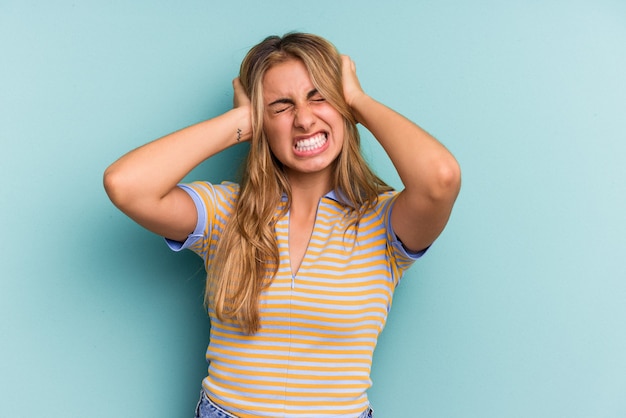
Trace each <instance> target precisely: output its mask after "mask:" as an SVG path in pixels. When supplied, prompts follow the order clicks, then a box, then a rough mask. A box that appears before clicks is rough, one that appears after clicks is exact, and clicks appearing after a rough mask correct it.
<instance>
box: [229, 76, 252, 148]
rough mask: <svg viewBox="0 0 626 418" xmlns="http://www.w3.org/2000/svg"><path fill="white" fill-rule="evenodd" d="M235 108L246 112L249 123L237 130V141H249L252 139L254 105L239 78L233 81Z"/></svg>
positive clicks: (244, 123) (243, 123)
mask: <svg viewBox="0 0 626 418" xmlns="http://www.w3.org/2000/svg"><path fill="white" fill-rule="evenodd" d="M233 108H235V109H239V108H241V109H245V110H246V113H245V114H246V115H247V121H242V123H241V127H238V128H237V141H248V140H249V139H250V138H251V137H252V103H251V102H250V98H249V97H248V95H247V94H246V91H245V90H244V88H243V85H242V84H241V80H239V77H237V78H235V79H234V80H233Z"/></svg>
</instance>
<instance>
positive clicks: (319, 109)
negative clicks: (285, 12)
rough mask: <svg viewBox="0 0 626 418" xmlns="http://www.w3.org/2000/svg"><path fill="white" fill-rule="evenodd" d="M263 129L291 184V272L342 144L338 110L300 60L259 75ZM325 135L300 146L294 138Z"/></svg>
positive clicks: (300, 255)
mask: <svg viewBox="0 0 626 418" xmlns="http://www.w3.org/2000/svg"><path fill="white" fill-rule="evenodd" d="M263 102H264V105H265V113H264V115H263V119H264V129H265V132H266V134H267V137H268V141H269V146H270V149H271V150H272V153H273V154H274V155H275V156H276V158H278V160H279V161H280V162H281V163H283V165H284V166H285V167H286V173H287V176H288V178H289V182H290V184H291V188H292V205H291V207H290V209H289V254H290V261H291V269H292V274H294V275H295V274H296V273H297V271H298V269H299V268H300V264H301V262H302V259H303V258H304V254H305V252H306V248H307V246H308V243H309V239H310V236H311V234H312V231H313V226H314V223H315V215H316V212H317V205H318V202H319V199H320V198H321V197H322V196H323V195H324V194H326V193H327V192H328V191H330V188H331V174H332V171H331V170H332V163H333V161H334V160H335V159H336V158H337V156H338V155H339V153H340V151H341V148H342V146H343V139H344V125H343V117H342V116H341V114H340V113H339V112H338V111H337V110H336V109H335V108H334V107H333V106H331V105H330V104H329V103H328V102H327V101H326V100H325V99H324V98H323V97H322V96H321V95H320V94H319V92H317V90H316V89H315V87H314V85H313V83H312V81H311V78H310V77H309V74H308V71H307V69H306V67H305V66H304V64H303V63H302V62H301V61H299V60H295V59H294V60H289V61H286V62H284V63H281V64H278V65H275V66H274V67H272V68H270V69H269V70H268V71H267V72H266V74H265V76H264V78H263ZM310 138H318V139H319V138H325V142H323V145H321V146H320V147H316V148H314V149H312V150H308V149H307V150H299V149H298V148H297V147H296V144H297V143H298V141H303V140H307V139H310Z"/></svg>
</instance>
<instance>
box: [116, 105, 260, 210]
mask: <svg viewBox="0 0 626 418" xmlns="http://www.w3.org/2000/svg"><path fill="white" fill-rule="evenodd" d="M246 112H247V109H246V108H235V109H232V110H230V111H228V112H226V113H224V114H222V115H220V116H218V117H216V118H213V119H210V120H207V121H204V122H200V123H198V124H196V125H193V126H190V127H188V128H185V129H182V130H180V131H177V132H174V133H172V134H169V135H167V136H165V137H163V138H160V139H157V140H155V141H153V142H150V143H148V144H146V145H144V146H142V147H139V148H137V149H135V150H133V151H131V152H129V153H127V154H126V155H124V156H123V157H121V158H120V159H119V160H117V161H116V162H115V163H113V164H112V165H111V166H110V167H108V168H107V170H106V172H105V175H104V183H105V188H106V190H107V193H108V194H109V196H110V197H111V200H112V201H113V202H114V203H115V204H116V205H118V206H123V205H125V204H128V201H129V200H131V199H132V200H140V199H153V200H158V199H161V198H163V197H164V196H165V195H166V194H167V193H169V191H171V190H172V189H173V188H174V187H175V186H176V184H178V183H179V182H180V181H181V180H182V178H183V177H184V176H185V175H187V174H188V173H189V172H190V171H191V170H192V169H193V168H194V167H196V166H197V165H199V164H200V163H201V162H202V161H204V160H206V159H207V158H209V157H211V156H213V155H215V154H217V153H219V152H220V151H222V150H224V149H226V148H228V147H230V146H232V145H234V144H236V143H237V142H238V141H237V140H238V139H239V140H242V141H243V140H246V139H248V137H249V136H250V132H249V122H248V119H247V118H248V117H249V115H247V114H246ZM238 129H240V130H242V131H241V132H239V133H238Z"/></svg>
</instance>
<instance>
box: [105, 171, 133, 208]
mask: <svg viewBox="0 0 626 418" xmlns="http://www.w3.org/2000/svg"><path fill="white" fill-rule="evenodd" d="M102 184H103V186H104V190H105V191H106V194H107V196H109V199H110V200H111V202H113V204H114V205H115V206H117V207H118V208H122V207H123V206H124V204H125V202H127V201H128V196H130V195H132V192H131V191H130V190H129V186H128V184H127V182H126V181H125V177H124V176H123V175H122V174H121V173H120V172H119V171H118V170H116V169H115V167H114V166H109V167H108V168H107V169H106V170H105V171H104V175H103V177H102Z"/></svg>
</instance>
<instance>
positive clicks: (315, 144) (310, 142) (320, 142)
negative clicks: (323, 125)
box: [296, 132, 328, 152]
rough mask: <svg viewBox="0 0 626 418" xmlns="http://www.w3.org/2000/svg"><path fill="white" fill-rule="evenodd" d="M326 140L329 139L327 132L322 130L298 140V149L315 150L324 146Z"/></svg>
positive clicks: (300, 150) (303, 150) (304, 150)
mask: <svg viewBox="0 0 626 418" xmlns="http://www.w3.org/2000/svg"><path fill="white" fill-rule="evenodd" d="M326 141H328V138H327V136H326V134H325V133H322V132H320V133H319V134H317V135H314V136H312V137H310V138H306V139H301V140H300V141H297V142H296V150H297V151H299V152H309V151H315V150H316V149H318V148H321V147H323V146H324V144H325V143H326Z"/></svg>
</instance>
